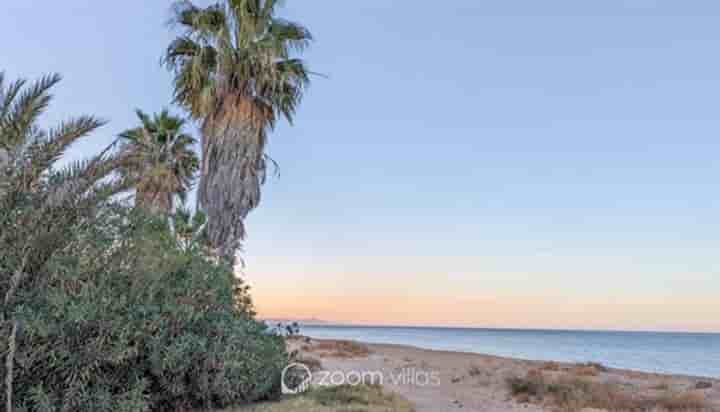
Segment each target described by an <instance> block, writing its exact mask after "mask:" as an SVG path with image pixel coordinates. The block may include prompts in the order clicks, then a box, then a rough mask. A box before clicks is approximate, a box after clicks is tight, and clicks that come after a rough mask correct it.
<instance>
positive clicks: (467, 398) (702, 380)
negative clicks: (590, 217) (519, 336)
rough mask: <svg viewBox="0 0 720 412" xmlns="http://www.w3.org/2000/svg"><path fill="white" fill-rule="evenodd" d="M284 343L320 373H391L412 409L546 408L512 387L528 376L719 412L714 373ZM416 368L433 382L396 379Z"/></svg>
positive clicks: (331, 342) (382, 346) (340, 343)
mask: <svg viewBox="0 0 720 412" xmlns="http://www.w3.org/2000/svg"><path fill="white" fill-rule="evenodd" d="M289 349H291V350H297V351H298V354H299V356H300V359H303V358H304V359H306V360H308V359H309V360H311V361H312V362H313V363H315V362H317V363H316V367H317V370H318V371H325V372H319V373H321V374H322V373H325V374H334V375H336V376H343V374H345V375H344V376H351V374H353V373H355V374H357V373H358V372H363V371H364V372H374V373H378V374H382V376H384V377H386V378H387V377H388V376H389V377H390V378H391V379H385V380H384V381H383V382H382V386H384V387H386V388H388V389H389V390H392V391H394V392H397V393H398V394H400V395H402V396H404V397H405V398H407V399H409V400H410V401H411V402H413V403H414V404H415V406H416V410H417V412H425V411H427V412H437V411H455V410H463V411H476V410H477V411H487V412H501V411H529V412H532V411H543V410H550V409H549V408H548V407H547V406H546V405H544V403H543V402H547V400H544V401H542V400H539V399H534V398H533V397H532V396H520V397H518V396H515V395H514V394H512V393H511V390H510V389H509V386H508V382H509V381H510V380H511V379H516V378H525V377H528V376H533V374H534V375H539V376H541V377H544V378H545V379H548V380H560V381H562V380H568V379H573V380H577V381H583V382H587V383H592V384H596V385H604V386H608V387H609V386H610V385H612V386H614V387H618V388H622V390H623V391H626V392H628V393H632V394H634V395H633V396H635V395H637V396H640V397H648V398H649V397H653V396H661V395H662V396H665V394H667V396H676V395H677V396H680V395H682V396H686V395H687V396H692V397H693V398H697V399H702V400H703V402H706V403H707V404H708V405H710V409H707V410H711V411H714V410H720V379H718V378H714V377H702V376H690V375H683V374H665V373H655V372H643V371H638V370H632V369H621V368H610V367H608V368H606V367H604V366H603V365H600V364H593V363H586V364H578V363H571V362H555V361H543V360H526V359H517V358H510V357H503V356H496V355H488V354H480V353H473V352H463V351H448V350H434V349H425V348H421V347H417V346H412V345H403V344H390V343H366V342H359V341H351V340H347V341H346V340H335V339H315V338H308V337H298V338H294V339H292V340H290V341H289ZM419 372H423V373H425V372H428V373H432V374H434V375H432V376H434V377H435V378H437V379H436V380H437V381H436V382H434V383H435V384H419V383H418V382H414V381H408V380H407V379H404V380H402V381H398V379H395V378H397V377H398V376H403V377H413V376H414V377H415V378H417V377H418V373H419ZM378 376H379V375H378ZM423 376H424V375H423ZM420 383H425V382H420ZM708 385H709V386H708ZM701 388H702V389H701Z"/></svg>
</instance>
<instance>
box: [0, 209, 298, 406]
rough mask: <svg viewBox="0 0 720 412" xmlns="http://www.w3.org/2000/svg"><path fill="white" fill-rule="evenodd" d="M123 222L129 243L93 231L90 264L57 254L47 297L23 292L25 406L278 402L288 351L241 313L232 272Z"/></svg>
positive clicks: (20, 360)
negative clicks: (268, 399) (278, 389)
mask: <svg viewBox="0 0 720 412" xmlns="http://www.w3.org/2000/svg"><path fill="white" fill-rule="evenodd" d="M126 218H127V217H126ZM122 220H123V219H116V225H117V227H115V229H116V233H122V238H120V240H118V238H116V237H108V236H107V235H106V234H104V233H102V232H103V231H101V230H89V232H91V233H86V234H85V235H84V236H83V237H82V238H81V239H79V243H78V244H77V245H76V246H77V248H79V249H81V250H84V251H85V253H84V254H83V255H82V256H78V255H76V254H75V248H71V249H70V251H69V253H67V254H65V253H59V254H57V255H56V256H54V257H53V258H52V259H51V260H50V261H49V262H48V265H47V267H48V269H49V270H48V273H46V274H45V281H44V282H42V285H36V287H37V286H41V287H40V288H39V289H36V288H34V289H31V290H22V293H21V298H20V300H21V301H22V304H21V305H19V306H18V308H17V311H16V312H15V317H16V318H17V319H21V324H22V332H21V333H20V334H19V335H18V339H17V347H18V349H17V352H16V355H15V359H16V367H15V370H14V375H15V376H14V381H15V396H14V398H15V399H16V401H17V406H18V407H19V408H21V410H22V409H25V410H28V411H101V410H108V411H140V410H148V411H149V410H153V411H155V410H167V411H175V410H191V409H195V408H210V407H224V406H228V405H232V404H238V403H246V402H252V401H256V400H259V399H266V398H268V397H271V396H273V395H274V394H276V392H277V384H278V382H279V374H280V370H281V369H282V368H283V367H284V366H285V364H286V362H287V354H286V353H285V348H284V342H283V340H282V339H281V338H280V337H279V336H277V335H274V334H271V333H270V332H269V331H268V329H267V328H266V326H265V325H264V324H261V323H259V322H257V321H255V320H253V319H252V318H251V317H250V316H248V315H247V313H246V312H247V310H243V309H242V308H238V307H237V306H236V305H235V302H236V300H235V299H234V296H233V286H234V279H233V274H232V272H231V271H230V270H229V269H227V268H226V267H224V266H222V265H218V264H215V263H212V262H210V261H209V260H207V259H206V258H205V257H204V256H202V255H199V254H197V253H194V252H190V253H185V252H179V251H178V250H177V249H175V248H173V245H172V242H171V239H170V238H169V236H167V235H165V234H163V233H166V232H164V231H162V230H148V229H147V226H148V224H147V223H143V222H140V223H139V222H138V219H137V218H132V220H131V221H132V223H127V224H119V223H117V222H120V221H122ZM158 226H162V225H158ZM151 229H152V227H151ZM8 335H9V334H8V333H3V336H4V337H5V336H8ZM3 347H6V344H5V342H4V341H3ZM0 371H1V372H2V374H3V376H4V374H5V370H4V369H0Z"/></svg>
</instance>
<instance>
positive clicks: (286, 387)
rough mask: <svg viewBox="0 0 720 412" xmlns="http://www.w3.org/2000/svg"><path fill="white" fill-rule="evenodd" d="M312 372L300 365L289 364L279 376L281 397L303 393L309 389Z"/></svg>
mask: <svg viewBox="0 0 720 412" xmlns="http://www.w3.org/2000/svg"><path fill="white" fill-rule="evenodd" d="M310 382H312V372H310V368H308V367H307V366H305V365H303V364H302V363H291V364H290V365H288V366H286V367H285V369H283V371H282V374H281V375H280V389H281V391H282V393H283V395H295V394H298V393H303V392H305V391H307V390H308V389H309V388H310Z"/></svg>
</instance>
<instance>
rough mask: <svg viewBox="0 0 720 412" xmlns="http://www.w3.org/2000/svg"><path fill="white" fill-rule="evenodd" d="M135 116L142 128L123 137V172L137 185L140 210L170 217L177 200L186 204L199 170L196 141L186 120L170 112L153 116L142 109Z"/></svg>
mask: <svg viewBox="0 0 720 412" xmlns="http://www.w3.org/2000/svg"><path fill="white" fill-rule="evenodd" d="M136 113H137V116H138V119H139V120H140V124H141V125H140V126H139V127H136V128H134V129H130V130H127V131H125V132H123V133H122V134H120V137H121V138H122V139H123V140H124V141H123V144H122V147H121V152H122V153H123V156H124V161H123V166H122V167H121V168H120V172H121V174H123V175H125V176H126V177H130V178H133V179H134V180H135V181H136V182H137V184H136V187H135V189H136V194H135V204H136V205H137V206H138V207H141V208H143V209H146V210H148V211H150V212H152V213H165V214H170V213H172V212H173V209H174V200H175V197H179V198H180V199H181V200H182V201H183V202H184V201H185V199H186V197H187V193H188V192H189V191H190V189H191V188H192V185H193V180H194V178H195V174H196V172H197V170H198V167H199V160H198V156H197V154H196V153H195V151H194V150H193V146H194V145H195V138H193V137H192V136H191V135H189V134H187V133H184V132H183V128H184V126H185V120H183V119H181V118H179V117H176V116H172V115H170V114H169V113H168V111H167V110H163V111H162V112H160V113H159V114H155V115H154V116H152V117H151V116H149V115H147V114H145V113H144V112H142V111H141V110H137V111H136Z"/></svg>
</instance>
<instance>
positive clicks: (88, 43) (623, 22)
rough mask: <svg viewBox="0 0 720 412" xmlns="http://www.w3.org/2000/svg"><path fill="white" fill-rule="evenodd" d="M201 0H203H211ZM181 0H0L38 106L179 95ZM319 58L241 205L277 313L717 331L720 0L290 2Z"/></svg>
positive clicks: (118, 121) (56, 109)
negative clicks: (177, 0) (266, 175)
mask: <svg viewBox="0 0 720 412" xmlns="http://www.w3.org/2000/svg"><path fill="white" fill-rule="evenodd" d="M198 4H208V2H207V1H200V2H198ZM170 5H171V2H169V1H167V2H166V1H152V2H149V1H146V0H127V1H123V2H105V1H102V2H100V1H94V0H67V1H63V2H48V1H43V0H4V1H3V6H2V8H3V12H2V13H0V38H2V39H3V41H2V44H1V45H0V70H4V71H5V72H6V75H7V76H8V77H9V78H15V77H18V76H23V77H29V78H36V77H38V76H40V75H41V74H43V73H48V72H59V73H61V74H62V75H63V76H64V81H63V82H62V84H61V85H60V86H58V88H57V89H56V99H55V101H54V105H53V107H52V109H51V111H50V113H49V114H48V115H47V116H46V117H45V119H44V121H45V122H47V125H48V126H50V125H52V124H54V123H56V122H58V121H60V120H62V119H65V118H67V117H70V116H73V115H79V114H85V113H92V114H95V115H98V116H100V117H103V118H105V119H108V120H109V121H110V123H109V124H108V125H107V126H105V127H104V128H103V129H102V130H101V131H99V132H97V133H95V134H94V135H93V136H92V137H91V138H89V139H88V140H87V141H84V142H82V143H80V144H78V145H76V146H75V147H74V148H73V149H72V151H71V152H70V153H69V158H80V157H83V156H87V155H90V154H92V153H95V152H97V151H98V150H101V149H102V148H103V147H104V146H105V145H107V144H108V143H110V142H111V141H112V140H113V139H114V136H115V135H116V134H117V133H119V132H121V131H122V130H124V129H126V128H129V127H131V126H134V125H135V119H134V114H133V111H134V109H135V108H141V109H143V110H145V111H148V112H152V111H159V110H161V109H162V108H163V107H171V108H172V109H173V110H175V111H176V112H178V113H180V111H179V109H177V108H174V107H173V106H172V105H171V97H172V89H171V75H170V74H169V73H168V72H167V71H166V70H165V69H164V68H163V67H162V66H161V65H160V58H161V56H162V52H163V50H164V48H165V47H166V45H167V43H168V42H169V40H170V39H172V37H173V31H172V30H173V29H172V28H171V27H168V25H167V24H166V23H167V21H168V18H169V10H170V7H171V6H170ZM280 15H281V16H283V17H286V18H289V19H292V20H297V21H300V22H302V23H304V24H305V25H306V26H307V27H308V28H309V29H310V30H311V31H312V32H313V34H314V36H315V39H316V41H315V42H314V44H313V46H312V47H311V48H310V49H309V50H308V52H307V53H306V54H305V58H306V59H307V61H308V64H309V65H310V67H311V69H312V70H313V71H315V72H317V73H319V75H318V76H315V77H314V78H313V84H312V86H311V88H310V89H309V90H308V93H307V96H306V98H305V100H304V103H303V105H302V107H301V108H300V110H299V112H298V114H297V116H296V119H295V123H294V125H293V126H292V127H291V126H289V125H287V124H282V125H280V126H279V127H278V129H277V130H276V131H275V132H274V133H273V134H272V136H271V145H270V148H269V152H270V155H271V156H272V157H273V158H274V159H275V160H276V161H277V162H278V163H279V164H280V171H279V172H280V173H279V177H277V178H274V179H271V180H270V182H269V183H268V184H267V186H266V187H265V191H264V198H263V202H262V205H261V207H260V208H259V209H258V210H256V211H255V212H253V213H252V215H251V216H250V218H249V220H248V229H249V233H250V235H249V238H248V239H247V242H246V244H245V247H244V251H243V258H244V260H245V262H246V266H245V268H244V269H243V271H242V272H243V276H244V277H245V278H246V279H247V280H248V281H249V282H250V283H251V285H252V286H253V297H254V300H255V303H256V306H257V308H258V310H259V312H260V314H261V315H262V316H266V317H274V318H320V319H325V320H329V321H335V322H350V323H366V324H383V325H384V324H402V325H446V326H478V327H512V328H581V329H630V330H636V329H644V330H687V331H716V332H717V331H720V316H718V314H720V276H718V275H720V261H719V260H718V256H719V254H718V251H719V250H720V190H718V187H719V185H718V181H720V162H718V161H717V159H718V157H719V156H720V139H718V137H719V136H720V115H719V113H720V111H719V109H720V54H718V50H720V27H718V25H717V22H718V17H720V3H718V2H716V1H711V0H706V1H702V0H697V1H689V2H678V1H672V0H667V1H660V0H658V1H653V0H626V1H620V0H607V1H582V2H581V1H576V0H545V1H542V2H538V1H535V0H525V1H520V0H511V1H507V0H484V1H470V0H458V1H452V2H435V1H412V2H411V1H409V0H397V1H387V0H364V1H304V2H301V1H294V0H289V1H287V2H286V7H285V8H284V9H282V10H281V12H280Z"/></svg>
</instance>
